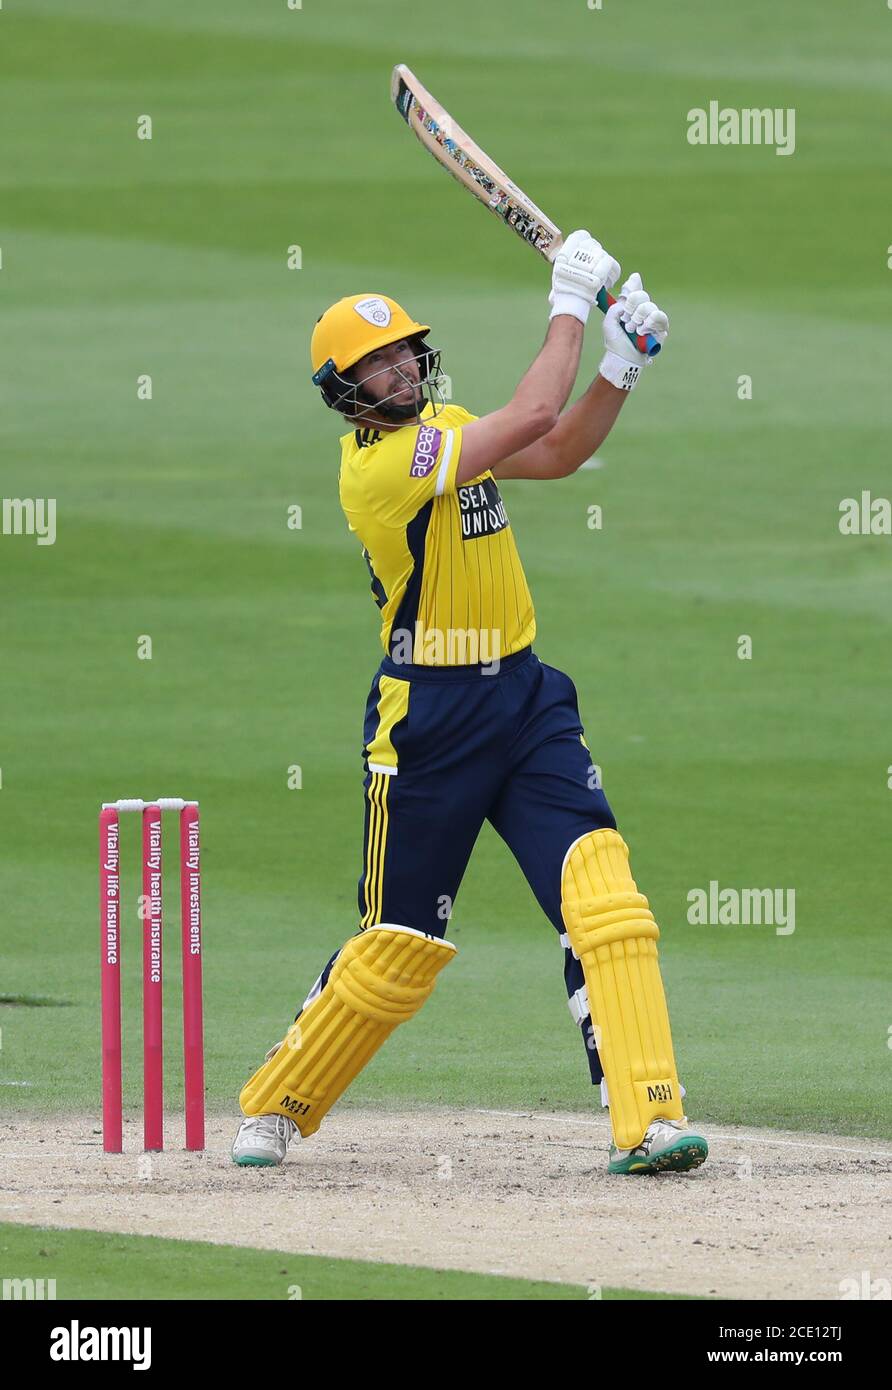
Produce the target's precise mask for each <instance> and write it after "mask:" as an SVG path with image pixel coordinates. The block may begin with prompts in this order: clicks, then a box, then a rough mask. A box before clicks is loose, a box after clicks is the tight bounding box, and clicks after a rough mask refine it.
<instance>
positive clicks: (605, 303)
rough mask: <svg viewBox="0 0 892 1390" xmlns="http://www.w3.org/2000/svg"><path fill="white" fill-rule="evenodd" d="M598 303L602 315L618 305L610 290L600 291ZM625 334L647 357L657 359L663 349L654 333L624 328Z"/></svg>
mask: <svg viewBox="0 0 892 1390" xmlns="http://www.w3.org/2000/svg"><path fill="white" fill-rule="evenodd" d="M596 303H597V305H598V308H599V309H600V310H601V313H602V314H606V313H607V310H608V309H609V308H610V306H611V305H612V304H615V303H616V300H615V299H614V297H613V295H612V294H611V293H610V291H609V290H605V289H600V290H598V298H597V301H596ZM623 332H624V333H625V335H626V337H627V338H628V340H629V342H630V343H634V344H635V346H636V348H637V349H638V351H639V352H643V353H645V355H646V356H647V357H656V355H657V353H658V352H659V351H660V348H661V347H662V343H660V342H658V340H657V339H656V338H655V337H654V335H653V334H652V333H648V334H644V333H630V332H629V330H628V328H624V329H623Z"/></svg>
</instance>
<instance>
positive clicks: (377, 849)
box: [360, 772, 390, 931]
mask: <svg viewBox="0 0 892 1390" xmlns="http://www.w3.org/2000/svg"><path fill="white" fill-rule="evenodd" d="M371 778H372V780H371V784H370V785H369V790H368V799H369V832H368V840H367V842H366V851H365V854H366V857H365V912H364V913H363V914H362V921H361V922H360V930H361V931H365V929H366V927H374V926H377V925H378V923H379V922H380V921H381V910H382V906H383V902H384V856H385V853H386V850H387V792H388V788H389V783H390V778H389V777H388V776H386V775H385V774H384V773H383V772H373V773H372V774H371Z"/></svg>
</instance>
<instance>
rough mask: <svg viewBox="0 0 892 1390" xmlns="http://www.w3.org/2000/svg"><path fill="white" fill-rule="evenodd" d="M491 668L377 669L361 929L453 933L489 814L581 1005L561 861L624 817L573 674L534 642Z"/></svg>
mask: <svg viewBox="0 0 892 1390" xmlns="http://www.w3.org/2000/svg"><path fill="white" fill-rule="evenodd" d="M487 670H488V668H486V667H481V666H451V667H429V666H412V665H398V664H396V663H394V662H393V661H391V660H390V659H389V658H385V660H384V661H383V662H382V663H381V666H380V668H379V670H378V672H377V674H376V676H375V679H374V681H373V682H372V688H371V691H370V692H369V698H368V703H367V705H366V715H365V726H364V747H363V761H364V766H365V782H364V786H365V829H364V837H363V839H364V843H363V867H362V874H361V876H360V880H359V916H360V922H359V929H360V931H363V930H365V929H366V928H367V927H370V926H375V925H377V924H378V923H381V922H385V923H388V924H390V925H394V926H405V927H414V928H415V929H416V930H417V931H423V932H428V933H430V934H431V935H433V936H438V937H444V936H446V935H447V927H448V920H449V915H450V913H451V911H452V908H453V906H454V904H455V900H456V898H457V895H458V890H459V887H460V885H461V881H462V877H463V875H464V872H465V869H466V867H467V864H468V860H469V859H470V857H471V852H472V850H473V848H474V844H475V842H476V840H477V836H478V834H479V833H480V829H481V827H482V825H483V822H484V821H485V820H488V821H490V823H491V824H492V825H493V827H494V828H495V830H496V831H497V832H498V834H499V835H500V836H501V837H502V839H503V840H504V841H505V843H506V844H507V845H508V847H509V849H510V850H511V852H512V853H513V855H514V857H515V858H516V859H517V862H518V864H519V865H520V867H521V869H522V870H523V873H524V874H525V876H526V878H527V881H528V882H529V885H530V887H531V889H532V891H533V893H534V894H535V896H536V898H537V900H538V902H539V904H540V906H541V908H542V911H543V912H544V913H545V915H546V916H547V917H548V918H549V920H550V921H551V923H552V925H553V926H554V928H555V930H556V931H557V932H558V933H559V935H560V936H561V937H562V938H563V941H564V980H565V983H566V987H567V994H568V997H569V998H570V999H571V1000H574V999H575V998H577V995H578V991H579V990H581V988H582V986H583V984H584V980H583V974H582V967H581V965H580V963H579V961H578V960H577V959H576V958H575V956H574V955H573V953H572V951H571V950H570V948H569V944H568V943H567V941H566V936H565V934H564V925H563V919H562V917H561V873H562V869H563V864H564V859H565V857H566V854H567V850H568V849H569V848H570V846H571V845H572V844H573V843H574V842H575V841H576V840H578V839H579V838H580V837H581V836H582V835H585V834H586V833H587V832H589V831H591V830H603V829H606V828H609V829H616V821H615V820H614V817H613V813H612V812H611V810H610V806H609V805H608V802H607V798H606V797H605V795H604V793H603V791H602V790H601V788H600V785H599V780H600V779H599V778H598V776H597V772H596V769H595V767H594V765H593V763H592V758H591V754H590V752H589V750H588V748H587V746H586V744H585V741H584V737H583V730H582V723H581V721H580V718H579V709H578V704H577V697H576V688H575V686H574V685H573V682H572V681H571V680H570V678H569V677H568V676H566V675H564V673H563V672H562V671H558V670H556V669H555V668H554V667H552V666H546V665H545V664H544V662H542V661H540V660H539V658H538V657H537V656H536V655H535V654H534V653H533V651H532V649H531V648H529V647H528V648H526V650H524V651H521V652H517V653H516V654H515V655H513V656H509V657H506V658H505V659H504V660H503V661H502V662H501V663H500V665H499V668H498V672H497V673H487ZM338 954H339V953H338V952H335V955H334V956H332V958H331V960H330V961H329V962H328V964H327V965H326V967H325V969H324V970H323V972H322V974H321V975H320V976H319V978H318V980H317V981H316V983H315V984H314V986H313V988H312V989H311V991H310V993H309V995H308V996H307V999H306V1001H305V1003H304V1007H306V1005H307V1004H309V1003H310V1001H311V1000H312V999H314V998H315V997H316V995H317V994H318V993H319V991H320V989H321V988H322V987H323V986H324V984H325V982H326V980H327V978H328V974H329V972H330V970H331V967H332V965H333V964H334V962H335V960H336V959H337V956H338ZM571 1012H572V1010H571ZM577 1021H578V1022H579V1023H580V1025H581V1028H582V1036H583V1040H584V1042H585V1046H586V1054H587V1057H588V1061H589V1066H590V1069H591V1077H592V1081H593V1082H595V1083H597V1082H599V1081H600V1080H601V1077H602V1070H601V1064H600V1060H599V1058H598V1054H597V1050H596V1047H595V1042H594V1035H593V1031H592V1028H591V1019H590V1018H589V1017H583V1018H579V1017H577Z"/></svg>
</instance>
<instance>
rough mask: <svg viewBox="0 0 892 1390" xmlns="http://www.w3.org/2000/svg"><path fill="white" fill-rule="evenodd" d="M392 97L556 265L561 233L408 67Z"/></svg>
mask: <svg viewBox="0 0 892 1390" xmlns="http://www.w3.org/2000/svg"><path fill="white" fill-rule="evenodd" d="M390 95H391V98H392V100H393V104H394V106H395V107H396V109H397V111H398V112H399V113H400V115H401V116H402V118H403V120H404V121H405V122H406V125H407V126H408V127H409V129H410V130H411V131H412V132H413V133H414V134H415V135H416V136H417V138H418V139H419V140H420V141H421V143H422V145H424V147H425V149H426V150H427V151H428V152H429V153H430V154H432V155H433V157H434V159H436V161H437V163H438V164H440V165H442V167H443V168H444V169H446V170H447V172H448V173H450V174H451V175H452V176H453V178H455V179H456V180H457V181H458V182H459V183H460V184H461V185H462V187H463V188H466V189H467V190H468V192H469V193H473V195H474V197H475V198H477V199H478V201H479V202H481V203H483V204H484V205H485V206H486V207H488V208H489V210H490V212H492V213H495V215H496V216H497V217H498V218H499V219H500V220H501V221H502V222H504V223H505V225H506V226H508V227H510V228H511V230H512V231H514V232H516V233H517V235H518V236H519V237H521V238H522V239H523V240H524V241H525V242H527V244H528V245H530V246H532V247H533V248H534V249H535V250H536V251H538V252H539V254H540V256H544V257H545V259H546V260H547V261H553V260H554V258H555V256H556V255H557V253H558V251H559V250H560V248H561V246H562V245H563V240H564V238H563V235H562V233H561V230H560V228H559V227H558V226H557V225H556V223H554V222H552V220H551V218H550V217H546V215H545V213H544V212H543V211H542V209H541V208H540V207H538V206H537V205H536V204H535V203H534V202H533V200H532V198H530V197H528V196H527V194H526V193H524V191H523V189H521V188H518V186H517V184H516V183H515V182H514V180H513V179H510V178H509V177H508V175H507V174H506V173H505V171H504V169H500V168H499V166H498V164H496V162H495V160H494V159H490V157H489V155H488V154H486V153H485V151H484V150H482V149H481V148H480V146H479V145H478V144H477V143H476V141H474V140H472V139H471V137H470V135H469V134H468V133H467V131H466V130H463V129H462V127H461V126H460V125H459V124H458V122H457V121H454V120H453V119H452V117H451V116H450V114H449V112H448V111H447V110H446V108H445V107H444V106H442V105H441V104H440V102H438V101H437V99H436V97H434V96H432V95H431V93H430V92H429V91H428V90H427V88H426V87H425V86H424V85H423V84H422V83H421V82H419V80H418V78H417V77H416V76H415V74H414V72H412V70H411V68H408V67H406V65H405V63H398V64H397V65H396V67H395V68H394V70H393V76H392V77H391V82H390ZM597 303H598V308H599V309H600V310H601V312H602V314H606V312H607V310H608V309H609V308H610V306H611V304H615V303H616V300H615V299H614V297H613V295H612V294H610V292H609V291H608V290H606V289H602V290H601V291H600V292H599V294H598V300H597ZM625 333H626V337H627V338H628V339H629V340H630V342H632V343H634V344H635V347H636V348H637V349H638V351H639V352H642V353H645V354H646V355H647V356H648V357H655V356H656V354H657V353H658V352H659V351H660V344H659V342H658V341H657V339H656V338H655V337H654V336H653V334H648V335H647V337H644V336H642V335H641V334H636V333H630V332H629V330H628V329H626V330H625Z"/></svg>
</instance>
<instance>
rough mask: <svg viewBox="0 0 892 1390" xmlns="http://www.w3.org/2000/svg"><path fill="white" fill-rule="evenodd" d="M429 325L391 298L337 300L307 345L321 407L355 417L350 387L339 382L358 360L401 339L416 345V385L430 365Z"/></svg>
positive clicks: (368, 296)
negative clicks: (418, 366)
mask: <svg viewBox="0 0 892 1390" xmlns="http://www.w3.org/2000/svg"><path fill="white" fill-rule="evenodd" d="M429 332H430V325H429V324H426V323H417V322H416V321H415V319H413V318H412V316H411V315H410V314H407V313H406V311H405V309H404V308H403V307H402V305H400V304H397V302H396V300H395V299H388V297H387V295H385V294H353V295H348V296H347V297H346V298H345V299H339V300H338V301H337V303H336V304H332V306H331V308H330V309H326V311H325V313H324V314H322V316H321V317H320V318H319V319H318V320H317V322H316V327H315V328H314V329H313V337H312V340H311V342H310V360H311V362H312V366H313V385H314V386H318V387H319V389H320V390H321V392H322V398H323V400H324V401H325V404H326V405H329V406H331V407H332V408H333V409H335V410H340V411H341V412H342V413H343V414H345V415H350V416H353V415H356V414H357V413H358V410H357V406H358V400H357V397H356V388H355V386H354V384H353V383H352V382H351V381H349V380H345V379H343V378H342V376H341V373H343V372H346V371H348V370H349V368H350V367H352V366H353V365H354V364H355V363H356V362H358V361H359V360H360V358H361V357H365V355H366V354H367V353H369V352H374V351H375V349H376V348H381V347H387V346H388V344H390V343H399V342H401V341H402V339H403V338H409V339H412V338H417V339H418V340H419V349H420V350H419V353H418V356H419V359H420V362H421V377H422V380H425V378H426V377H427V375H428V372H429V371H430V370H432V369H433V368H434V366H435V365H436V364H435V362H434V360H433V354H432V353H431V352H430V351H429V349H428V347H427V344H426V343H424V342H423V341H422V340H423V337H424V334H425V333H429Z"/></svg>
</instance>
